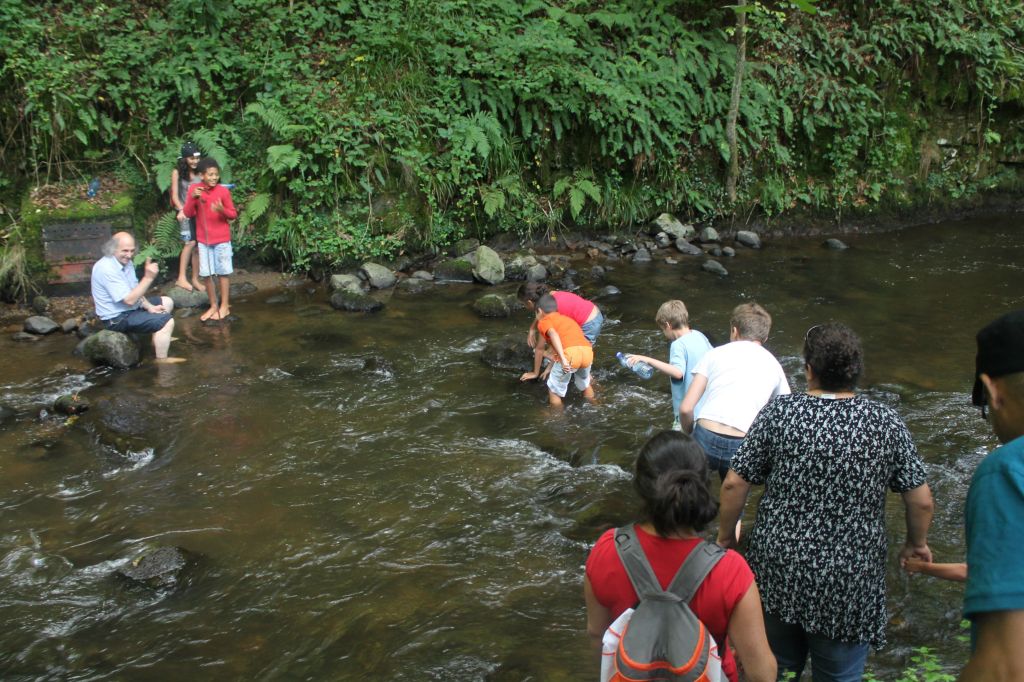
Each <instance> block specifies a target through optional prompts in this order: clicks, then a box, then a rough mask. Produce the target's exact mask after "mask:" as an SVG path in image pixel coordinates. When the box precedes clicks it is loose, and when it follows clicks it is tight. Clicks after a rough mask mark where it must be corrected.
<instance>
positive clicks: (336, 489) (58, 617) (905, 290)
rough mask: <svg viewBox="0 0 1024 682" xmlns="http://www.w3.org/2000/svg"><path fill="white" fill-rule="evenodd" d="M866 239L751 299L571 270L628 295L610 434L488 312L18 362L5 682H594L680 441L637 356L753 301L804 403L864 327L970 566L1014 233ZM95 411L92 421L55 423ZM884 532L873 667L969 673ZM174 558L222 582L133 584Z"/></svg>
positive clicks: (792, 255)
mask: <svg viewBox="0 0 1024 682" xmlns="http://www.w3.org/2000/svg"><path fill="white" fill-rule="evenodd" d="M844 240H845V241H847V243H849V244H850V245H851V246H852V248H851V249H849V250H848V251H844V252H835V251H827V250H825V249H823V248H822V247H821V245H820V240H818V239H777V240H772V241H770V242H769V243H768V245H767V246H766V248H765V249H763V250H762V251H760V252H752V251H740V253H739V255H738V256H737V257H736V258H733V259H726V260H725V261H724V264H725V265H726V266H727V267H728V268H729V270H730V276H729V277H728V278H718V277H717V276H714V275H710V274H707V273H703V272H700V271H699V269H698V268H697V265H696V261H694V260H690V259H688V258H687V257H681V259H680V260H681V262H680V264H678V265H668V264H665V263H662V262H655V263H652V264H649V265H633V264H629V263H625V262H616V263H609V265H610V266H611V267H612V269H610V271H609V272H608V275H607V277H606V280H605V281H603V282H593V281H591V280H590V279H589V278H588V277H587V276H586V275H587V273H588V272H589V270H590V266H591V265H592V263H590V262H589V261H586V260H585V259H583V260H580V261H578V262H576V263H575V267H576V269H578V270H579V271H580V276H579V277H578V278H577V281H578V282H579V283H580V284H581V285H582V287H583V289H582V291H581V293H583V294H584V295H594V294H596V293H597V292H598V291H599V290H600V288H601V287H602V286H603V285H604V284H613V285H615V286H616V287H618V288H619V289H620V290H621V291H622V294H621V295H619V296H615V297H608V298H602V299H600V300H599V303H600V305H601V306H602V308H603V309H604V311H605V314H606V316H607V317H608V318H609V322H608V323H607V324H606V326H605V329H604V332H603V334H602V336H601V339H600V341H599V342H598V345H597V349H596V350H597V359H596V361H595V376H596V379H597V381H598V384H599V390H598V398H599V404H598V405H596V406H590V405H586V404H583V403H581V401H580V399H579V395H578V393H574V391H575V389H570V396H569V399H568V401H567V409H565V410H564V411H563V412H557V411H552V410H551V409H550V408H548V407H547V405H546V398H545V391H544V389H543V387H542V386H541V385H540V384H531V385H521V384H519V382H518V381H517V378H518V377H517V373H515V372H502V371H498V370H495V369H492V368H490V367H488V366H486V365H484V364H483V363H482V362H481V359H480V351H481V349H482V347H483V346H484V344H485V343H486V342H487V341H488V340H489V339H492V338H495V337H497V336H501V335H504V334H507V333H510V332H513V331H516V332H521V333H523V334H524V335H525V331H526V328H527V325H528V323H529V318H528V317H527V315H526V313H525V312H520V313H519V314H518V316H516V317H514V318H512V319H508V320H481V319H479V318H477V317H476V315H475V314H474V313H473V312H472V311H471V309H470V305H471V303H472V301H473V300H475V299H476V298H477V297H479V296H480V295H482V294H483V293H485V291H486V290H485V288H484V287H481V286H474V285H463V284H457V285H456V284H453V285H439V286H437V287H435V288H434V289H433V290H432V291H431V292H429V293H426V294H419V295H409V294H402V293H401V292H397V293H395V294H394V295H393V296H392V297H391V298H390V300H389V301H388V304H387V307H386V308H385V310H384V311H383V312H381V313H379V314H376V315H371V316H364V315H359V314H348V313H340V312H336V311H334V310H332V309H330V307H329V306H328V305H327V302H326V298H327V296H326V293H325V292H324V291H323V290H322V289H316V288H315V287H314V285H312V284H304V285H301V286H297V287H292V288H287V289H283V290H281V291H259V292H257V293H256V294H253V295H251V296H249V297H248V298H245V299H241V300H239V301H237V302H236V303H235V305H234V312H236V313H237V314H238V315H239V317H240V320H239V321H238V322H236V323H234V324H233V325H231V326H230V327H226V328H207V327H204V326H202V325H201V324H200V323H199V322H198V318H196V317H190V318H186V319H182V320H179V323H178V329H177V331H176V335H177V336H178V337H179V339H180V340H179V341H178V342H176V344H175V346H174V347H173V350H174V351H175V352H176V353H178V354H181V355H184V356H186V357H187V358H188V360H189V361H188V363H186V364H183V365H177V366H164V367H157V366H155V365H153V364H152V363H151V362H148V363H145V364H143V365H142V366H141V367H139V368H136V369H133V370H131V371H128V372H116V371H110V370H96V369H90V368H88V367H87V366H86V365H85V364H83V363H82V362H81V361H79V360H77V359H76V358H73V357H72V356H71V350H72V348H73V346H74V343H75V339H73V338H70V337H66V338H57V337H48V338H46V339H44V340H43V341H41V342H39V343H36V344H30V345H18V344H15V343H14V342H13V341H10V340H8V339H7V338H4V339H2V340H0V352H2V354H3V358H4V360H3V370H2V373H0V402H2V403H5V404H7V405H10V406H12V407H14V408H15V409H16V410H17V411H18V417H17V418H16V419H15V420H13V421H8V422H7V423H6V424H5V425H4V426H2V427H0V453H2V454H0V472H2V476H3V487H2V492H0V509H2V514H0V619H2V621H3V622H4V623H6V626H5V627H4V628H3V631H2V633H0V642H2V644H0V678H3V679H17V680H42V679H75V680H100V679H117V680H124V679H180V678H184V677H187V676H192V677H195V678H199V679H254V680H255V679H260V680H262V679H356V678H361V677H365V676H372V677H373V678H375V679H381V680H517V681H518V680H581V681H583V680H593V679H596V677H597V667H596V663H595V662H594V659H593V658H592V654H591V652H590V649H589V644H588V641H587V638H586V635H585V633H584V608H583V598H582V594H581V584H582V574H583V563H584V561H585V558H586V555H587V551H588V548H589V543H591V542H593V541H594V540H595V539H596V538H597V537H598V535H599V534H600V533H601V532H602V531H603V530H604V529H605V528H607V527H609V526H611V525H614V524H619V523H623V522H626V521H628V520H630V519H631V518H632V513H633V510H634V507H635V503H634V497H633V493H632V489H631V487H630V477H629V474H628V471H629V468H630V464H631V461H632V458H633V456H634V455H635V453H636V452H637V450H638V448H639V446H640V445H641V444H642V443H643V442H644V440H645V439H646V438H648V437H649V436H650V435H651V434H652V433H654V432H655V431H657V430H659V429H661V428H665V427H667V426H669V425H670V423H671V414H670V412H671V410H670V407H669V405H670V403H669V395H668V385H667V383H668V382H667V380H663V378H659V377H656V378H655V379H652V380H651V381H649V382H639V381H638V380H636V379H635V377H634V375H633V374H632V373H629V372H627V371H625V370H623V369H622V368H620V367H619V366H618V364H617V362H616V361H615V359H614V352H615V351H617V350H624V351H632V352H642V353H645V354H654V355H661V356H664V355H665V354H666V353H667V344H666V341H665V340H664V339H663V338H661V337H660V334H659V333H658V331H657V330H656V328H655V325H654V321H653V318H654V314H655V311H656V310H657V308H658V306H659V304H660V303H661V302H662V301H664V300H666V299H669V298H682V299H683V300H685V301H686V303H687V305H688V307H689V309H690V314H691V317H692V323H693V325H694V326H695V327H696V328H698V329H701V330H703V331H704V332H705V333H707V334H708V336H709V337H710V338H711V339H712V341H713V342H714V343H722V342H724V341H725V340H726V338H727V324H728V319H729V313H730V310H731V309H732V307H733V306H734V305H735V304H736V303H739V302H742V301H747V300H757V301H758V302H760V303H762V304H763V305H765V307H767V308H768V310H769V311H770V312H771V314H772V315H773V317H774V327H773V330H772V335H771V338H770V339H769V342H768V344H767V345H768V347H769V348H770V349H771V350H772V351H773V352H774V353H775V354H776V355H777V356H778V357H779V359H780V360H781V362H782V364H783V366H784V367H785V369H786V371H787V373H788V375H789V376H790V379H791V383H792V385H793V387H794V390H801V389H802V388H803V387H804V381H803V375H802V363H801V360H800V357H799V354H800V350H801V343H802V339H803V334H804V331H805V330H806V329H807V328H808V327H809V326H810V325H812V324H815V323H818V322H822V321H827V320H830V319H835V320H840V321H844V322H846V323H848V324H850V325H851V326H852V327H853V328H854V329H855V330H856V331H857V332H858V333H859V334H860V335H861V337H862V339H863V343H864V346H865V351H866V359H867V372H866V376H865V377H864V380H863V381H862V387H863V390H864V392H866V393H867V394H868V395H869V396H871V397H873V398H875V399H877V400H880V401H883V402H886V403H888V404H892V405H894V406H895V407H896V408H897V409H898V410H899V412H900V413H901V414H902V415H903V417H904V419H905V420H906V422H907V424H908V425H909V427H910V429H911V431H912V432H913V435H914V438H915V440H916V443H917V445H918V448H919V449H920V452H921V454H922V456H923V457H924V459H925V461H926V462H927V464H928V470H929V480H930V483H931V485H932V488H933V490H934V493H935V499H936V515H935V520H934V524H933V526H932V530H931V534H930V544H931V547H932V550H933V552H934V554H935V560H936V561H961V560H963V557H964V545H963V531H962V515H963V504H964V498H965V495H966V491H967V486H968V484H969V481H970V476H971V473H972V471H973V470H974V468H975V466H976V465H977V464H978V462H979V460H980V459H981V458H982V457H983V456H984V454H985V453H986V452H987V451H988V450H989V449H991V448H992V447H993V446H994V445H995V444H996V442H995V439H994V437H993V436H992V434H991V432H990V430H989V428H988V426H987V425H986V424H985V422H983V421H982V420H981V418H980V416H979V414H978V411H977V410H976V409H974V408H972V407H971V406H970V404H969V402H970V401H969V395H968V393H969V390H970V386H971V381H972V376H973V362H974V334H975V332H976V331H977V329H978V328H980V327H981V326H982V325H983V324H984V323H986V322H987V321H989V320H990V319H992V318H993V317H995V316H996V315H997V314H999V313H1001V312H1003V311H1006V310H1008V309H1011V308H1014V307H1021V306H1022V305H1024V240H1021V238H1020V219H1019V218H1016V217H995V218H986V219H979V220H973V221H970V222H960V223H951V224H944V225H934V226H928V227H922V228H915V229H908V230H903V231H900V232H892V233H886V234H876V235H870V236H847V237H844ZM514 289H515V284H512V283H509V284H506V285H501V286H499V287H497V291H498V292H512V291H514ZM282 293H283V294H284V296H285V297H286V298H287V302H286V303H284V304H281V303H277V304H273V303H268V302H267V298H268V297H270V296H272V295H277V296H280V295H281V294H282ZM69 391H80V392H81V395H82V396H83V397H86V398H88V399H89V400H90V401H91V403H92V409H91V410H90V411H89V412H87V413H86V414H85V415H83V416H81V417H80V418H79V419H77V420H72V422H71V423H67V422H65V421H64V420H62V419H58V418H55V417H51V416H46V415H45V414H43V413H42V411H43V410H45V409H47V408H48V406H49V404H50V403H52V401H53V399H54V398H55V397H57V396H58V395H60V394H63V393H67V392H69ZM753 506H754V505H748V518H747V522H748V523H749V522H750V521H751V520H752V513H750V510H751V509H753ZM889 519H890V523H889V527H890V537H891V547H892V552H891V553H890V554H891V560H890V569H889V595H890V599H889V601H890V607H891V614H892V620H891V623H890V627H889V640H890V641H889V645H888V647H887V648H886V649H885V650H883V651H881V652H877V653H874V654H872V656H871V658H870V659H869V667H870V668H871V669H872V670H873V671H874V672H875V673H876V674H877V675H878V676H879V677H881V678H882V679H888V678H891V677H894V676H895V674H896V673H895V671H897V670H900V669H902V668H903V667H904V665H905V664H906V662H907V660H908V658H909V655H910V653H911V650H912V648H914V647H916V646H920V645H928V646H930V647H933V648H934V649H935V650H936V651H938V653H939V658H940V660H941V661H942V662H943V664H944V665H946V666H947V667H948V668H949V669H950V670H956V669H958V667H959V666H960V665H961V664H962V662H963V661H964V660H965V659H966V655H967V645H966V644H964V642H963V631H962V630H961V628H960V626H959V622H960V606H961V598H962V587H961V586H960V585H957V584H953V583H943V582H940V581H937V580H934V579H930V578H925V577H922V576H915V577H913V578H912V579H909V578H908V577H906V576H905V575H903V574H902V573H901V572H900V571H899V569H898V567H897V566H896V565H895V561H894V560H892V557H893V556H894V555H895V550H896V548H897V547H898V545H899V544H900V543H901V542H902V540H903V536H904V529H903V516H902V505H901V504H900V501H899V498H898V496H895V495H890V499H889ZM160 545H175V546H180V547H183V548H185V549H187V550H189V551H190V552H192V553H194V554H196V555H198V557H199V560H198V562H197V564H196V566H195V567H194V568H193V569H192V570H191V571H190V572H189V573H187V575H186V577H185V579H184V581H183V583H182V584H180V585H179V586H178V587H177V588H175V589H165V590H151V589H148V588H142V587H133V586H131V585H128V584H126V583H124V582H122V581H119V580H117V579H115V578H113V577H112V576H111V574H112V573H113V572H114V571H115V570H117V569H118V568H120V567H123V566H125V565H126V564H127V563H128V562H130V561H132V560H133V559H134V558H136V557H137V556H138V555H139V554H140V553H141V552H142V551H144V550H146V549H148V548H152V547H156V546H160Z"/></svg>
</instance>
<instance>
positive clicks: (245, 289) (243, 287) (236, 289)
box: [228, 282, 259, 298]
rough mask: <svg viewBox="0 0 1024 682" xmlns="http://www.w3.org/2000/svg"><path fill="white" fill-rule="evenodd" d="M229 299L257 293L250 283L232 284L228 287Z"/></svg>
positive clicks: (256, 289) (254, 286)
mask: <svg viewBox="0 0 1024 682" xmlns="http://www.w3.org/2000/svg"><path fill="white" fill-rule="evenodd" d="M228 291H229V293H230V296H231V298H241V297H242V296H248V295H249V294H255V293H256V292H257V291H259V287H257V286H256V285H255V284H253V283H252V282H232V283H231V285H230V286H229V287H228Z"/></svg>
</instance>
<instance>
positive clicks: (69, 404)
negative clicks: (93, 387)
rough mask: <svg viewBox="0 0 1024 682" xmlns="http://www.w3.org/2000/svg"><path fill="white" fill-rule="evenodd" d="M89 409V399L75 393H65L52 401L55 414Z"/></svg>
mask: <svg viewBox="0 0 1024 682" xmlns="http://www.w3.org/2000/svg"><path fill="white" fill-rule="evenodd" d="M88 409H89V400H88V399H87V398H83V397H82V396H80V395H79V394H77V393H67V394H65V395H62V396H61V397H59V398H57V399H56V400H55V401H54V402H53V411H54V412H56V413H57V414H64V415H68V416H70V415H73V414H82V413H83V412H85V411H86V410H88Z"/></svg>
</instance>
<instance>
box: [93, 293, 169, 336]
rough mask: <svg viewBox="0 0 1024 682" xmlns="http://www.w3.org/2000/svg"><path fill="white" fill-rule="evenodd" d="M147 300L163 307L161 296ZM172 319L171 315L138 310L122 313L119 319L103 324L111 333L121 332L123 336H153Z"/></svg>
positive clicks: (105, 321)
mask: <svg viewBox="0 0 1024 682" xmlns="http://www.w3.org/2000/svg"><path fill="white" fill-rule="evenodd" d="M147 300H148V301H149V302H150V303H152V304H153V305H161V304H162V303H163V301H161V300H160V297H159V296H153V297H151V298H149V299H147ZM171 317H172V315H171V314H170V313H151V312H147V311H145V310H143V309H142V308H136V309H135V310H129V311H128V312H126V313H121V314H120V315H118V316H117V317H113V318H111V319H109V320H104V321H103V324H105V325H106V326H107V329H109V330H110V331H114V332H121V333H122V334H153V333H155V332H158V331H160V330H161V329H163V328H164V325H165V324H167V321H168V320H170V319H171Z"/></svg>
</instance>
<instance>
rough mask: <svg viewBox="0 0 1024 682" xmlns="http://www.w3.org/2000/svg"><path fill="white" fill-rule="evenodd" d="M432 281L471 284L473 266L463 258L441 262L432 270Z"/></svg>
mask: <svg viewBox="0 0 1024 682" xmlns="http://www.w3.org/2000/svg"><path fill="white" fill-rule="evenodd" d="M434 279H436V280H439V281H442V282H472V281H473V264H472V263H471V262H469V261H468V260H466V259H465V258H453V259H451V260H446V261H442V262H440V263H438V264H437V267H436V268H434Z"/></svg>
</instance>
